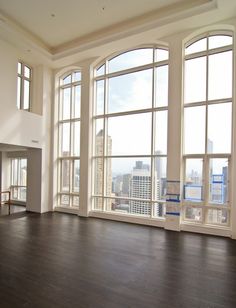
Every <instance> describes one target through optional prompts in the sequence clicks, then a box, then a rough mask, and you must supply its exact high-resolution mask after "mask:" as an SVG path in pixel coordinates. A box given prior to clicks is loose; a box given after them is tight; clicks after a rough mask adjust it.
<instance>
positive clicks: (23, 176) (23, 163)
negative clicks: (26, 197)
mask: <svg viewBox="0 0 236 308" xmlns="http://www.w3.org/2000/svg"><path fill="white" fill-rule="evenodd" d="M26 184H27V160H26V159H20V185H22V186H26Z"/></svg>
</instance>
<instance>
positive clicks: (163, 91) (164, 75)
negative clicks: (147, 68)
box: [156, 65, 168, 107]
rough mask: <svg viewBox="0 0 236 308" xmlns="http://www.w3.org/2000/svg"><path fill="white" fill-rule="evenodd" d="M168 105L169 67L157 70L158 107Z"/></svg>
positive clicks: (165, 66) (161, 67)
mask: <svg viewBox="0 0 236 308" xmlns="http://www.w3.org/2000/svg"><path fill="white" fill-rule="evenodd" d="M167 105H168V66H167V65H164V66H160V67H157V68H156V107H163V106H167Z"/></svg>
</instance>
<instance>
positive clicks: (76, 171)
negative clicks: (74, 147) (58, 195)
mask: <svg viewBox="0 0 236 308" xmlns="http://www.w3.org/2000/svg"><path fill="white" fill-rule="evenodd" d="M79 172H80V161H79V159H76V160H74V179H73V192H76V193H79V185H80V173H79Z"/></svg>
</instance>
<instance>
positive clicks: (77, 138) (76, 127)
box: [72, 121, 80, 156]
mask: <svg viewBox="0 0 236 308" xmlns="http://www.w3.org/2000/svg"><path fill="white" fill-rule="evenodd" d="M72 125H73V130H74V143H73V155H74V156H80V121H76V122H74V123H73V124H72Z"/></svg>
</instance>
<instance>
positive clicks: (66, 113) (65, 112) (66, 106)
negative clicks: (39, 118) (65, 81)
mask: <svg viewBox="0 0 236 308" xmlns="http://www.w3.org/2000/svg"><path fill="white" fill-rule="evenodd" d="M70 100H71V88H67V89H63V109H62V120H65V119H70Z"/></svg>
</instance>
